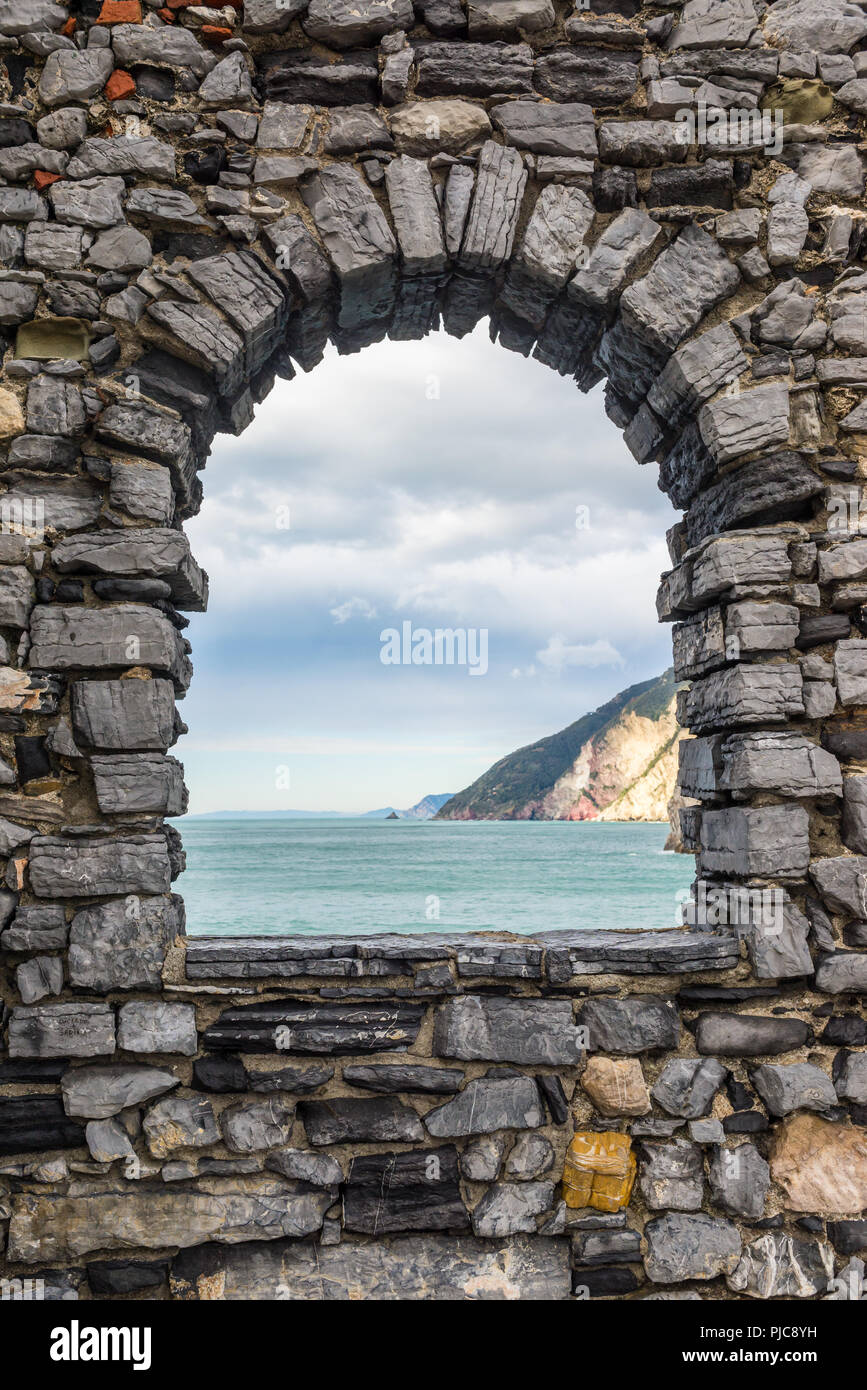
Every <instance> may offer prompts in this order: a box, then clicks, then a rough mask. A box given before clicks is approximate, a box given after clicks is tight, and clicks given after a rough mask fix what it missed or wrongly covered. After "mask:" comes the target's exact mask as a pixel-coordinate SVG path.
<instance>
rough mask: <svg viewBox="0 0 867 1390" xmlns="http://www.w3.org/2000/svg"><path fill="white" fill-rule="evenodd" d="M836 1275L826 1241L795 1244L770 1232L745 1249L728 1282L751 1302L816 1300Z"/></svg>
mask: <svg viewBox="0 0 867 1390" xmlns="http://www.w3.org/2000/svg"><path fill="white" fill-rule="evenodd" d="M833 1273H834V1252H833V1250H832V1249H831V1247H830V1245H827V1244H826V1243H825V1242H824V1241H821V1242H819V1241H812V1240H795V1239H793V1238H792V1237H791V1236H787V1235H783V1233H782V1232H777V1231H770V1232H768V1234H767V1235H764V1236H760V1237H759V1239H758V1240H756V1241H753V1242H752V1244H750V1245H748V1246H746V1248H745V1249H744V1253H743V1255H742V1257H741V1261H740V1263H739V1265H738V1267H737V1269H736V1270H735V1271H734V1273H733V1274H730V1275H729V1276H728V1279H727V1281H726V1282H727V1284H728V1286H729V1288H730V1289H732V1290H734V1291H735V1292H737V1293H744V1294H747V1295H748V1296H749V1297H752V1298H815V1297H816V1296H817V1295H818V1294H821V1293H822V1292H823V1291H824V1290H825V1289H826V1288H827V1286H828V1280H829V1279H830V1278H831V1276H832V1275H833Z"/></svg>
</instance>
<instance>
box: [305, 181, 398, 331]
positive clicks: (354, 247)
mask: <svg viewBox="0 0 867 1390" xmlns="http://www.w3.org/2000/svg"><path fill="white" fill-rule="evenodd" d="M301 193H302V197H303V198H304V201H305V203H306V204H307V206H308V208H309V209H310V212H311V215H312V217H313V221H314V222H315V224H316V228H317V231H318V232H319V235H320V236H321V238H322V240H323V242H324V244H325V249H326V251H327V252H328V255H329V256H330V258H331V261H332V264H333V266H334V269H335V271H336V272H337V276H338V279H339V280H340V284H341V292H342V304H341V313H340V323H341V325H342V326H343V327H353V326H360V325H361V324H363V323H367V322H369V321H371V320H375V319H377V318H379V317H382V315H383V314H384V313H385V312H387V310H388V308H389V307H390V305H391V302H392V296H393V292H394V283H393V282H394V258H395V255H396V252H397V246H396V243H395V240H394V237H393V236H392V234H391V230H390V228H389V226H388V223H387V222H386V220H385V216H384V215H383V213H382V211H381V209H380V207H379V205H378V203H377V202H376V200H375V199H374V197H373V194H372V193H371V192H370V190H369V189H368V188H367V187H366V185H365V184H364V182H363V180H362V178H361V175H360V174H359V173H358V171H357V170H355V169H352V168H347V167H346V166H343V165H338V164H333V165H330V166H329V167H328V168H326V169H322V170H320V172H319V173H318V174H316V175H315V176H314V177H313V178H311V179H310V180H309V181H308V182H306V183H305V185H304V187H303V188H302V190H301Z"/></svg>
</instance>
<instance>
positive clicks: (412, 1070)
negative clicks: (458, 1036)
mask: <svg viewBox="0 0 867 1390" xmlns="http://www.w3.org/2000/svg"><path fill="white" fill-rule="evenodd" d="M464 1075H465V1073H464V1072H463V1071H461V1070H460V1068H458V1067H425V1066H409V1065H403V1066H401V1065H399V1064H398V1065H395V1066H391V1065H388V1064H376V1063H372V1064H370V1065H367V1066H353V1065H350V1066H347V1067H344V1068H343V1079H344V1081H348V1082H349V1084H350V1086H360V1087H361V1088H362V1090H364V1091H381V1092H382V1093H383V1094H384V1095H392V1094H396V1093H397V1092H399V1091H419V1092H423V1093H425V1094H431V1095H453V1094H454V1093H455V1092H456V1091H459V1090H460V1088H461V1083H462V1082H463V1080H464Z"/></svg>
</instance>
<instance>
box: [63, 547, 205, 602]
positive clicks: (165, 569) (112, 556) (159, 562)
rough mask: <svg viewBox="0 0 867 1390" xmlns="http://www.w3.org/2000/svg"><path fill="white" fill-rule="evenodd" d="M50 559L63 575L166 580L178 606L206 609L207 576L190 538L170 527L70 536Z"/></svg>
mask: <svg viewBox="0 0 867 1390" xmlns="http://www.w3.org/2000/svg"><path fill="white" fill-rule="evenodd" d="M51 558H52V562H53V564H54V567H55V569H57V570H59V571H60V573H61V574H99V575H117V576H125V577H129V578H132V577H135V578H141V579H165V580H166V581H167V582H168V583H169V584H170V586H171V589H172V599H173V602H174V604H175V606H176V607H178V608H184V609H188V610H189V609H195V610H197V611H203V610H204V608H205V607H206V606H207V593H208V586H207V576H206V575H205V574H204V573H203V571H202V570H201V569H200V568H199V566H198V565H197V564H196V562H195V560H194V559H193V557H192V555H191V554H190V543H189V541H188V540H187V537H186V536H185V535H184V534H183V532H181V531H174V530H172V529H171V528H170V527H162V526H159V527H158V526H153V527H149V528H147V529H139V528H138V527H129V528H127V529H125V530H123V531H121V532H114V533H111V532H109V533H97V534H96V535H93V536H68V537H65V538H64V539H63V540H62V541H60V542H58V544H57V545H56V546H55V547H54V549H53V550H52V552H51Z"/></svg>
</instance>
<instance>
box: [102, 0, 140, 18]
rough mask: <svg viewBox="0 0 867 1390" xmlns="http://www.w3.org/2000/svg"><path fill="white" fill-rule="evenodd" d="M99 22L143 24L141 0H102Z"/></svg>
mask: <svg viewBox="0 0 867 1390" xmlns="http://www.w3.org/2000/svg"><path fill="white" fill-rule="evenodd" d="M96 22H97V24H141V3H140V0H102V9H101V10H100V12H99V18H98V19H97V21H96Z"/></svg>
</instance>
